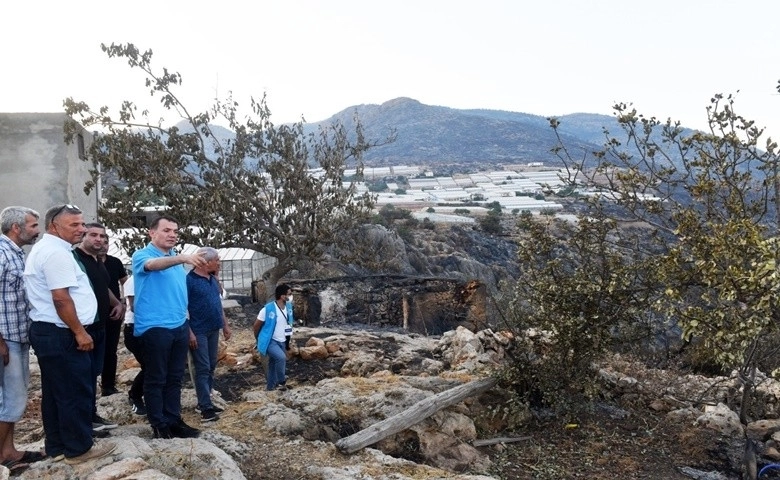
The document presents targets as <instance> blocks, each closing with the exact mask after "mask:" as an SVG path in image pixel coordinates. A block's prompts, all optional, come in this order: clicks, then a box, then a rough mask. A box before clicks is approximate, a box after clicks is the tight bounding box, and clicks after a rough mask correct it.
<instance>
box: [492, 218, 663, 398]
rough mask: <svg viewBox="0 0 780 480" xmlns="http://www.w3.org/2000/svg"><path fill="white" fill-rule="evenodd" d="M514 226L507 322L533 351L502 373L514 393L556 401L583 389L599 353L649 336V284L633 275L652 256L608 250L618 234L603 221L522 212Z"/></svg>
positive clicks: (651, 288)
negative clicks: (514, 275) (516, 271)
mask: <svg viewBox="0 0 780 480" xmlns="http://www.w3.org/2000/svg"><path fill="white" fill-rule="evenodd" d="M518 227H519V229H520V232H519V235H520V241H519V245H518V260H519V264H520V267H521V272H520V281H518V282H517V284H516V285H515V287H514V295H513V300H512V301H511V302H510V306H509V309H508V311H509V312H510V314H509V320H510V324H511V325H512V326H513V327H514V330H515V332H516V334H517V335H518V336H519V337H520V338H528V344H529V345H535V347H534V348H536V350H535V351H531V352H528V358H527V359H524V360H519V361H516V362H514V363H513V364H512V365H510V367H509V370H510V372H505V373H504V375H505V376H507V377H509V378H513V379H514V380H513V381H514V383H515V387H516V388H517V389H518V390H517V393H518V395H521V396H526V397H529V399H530V396H531V395H534V394H535V395H539V396H540V397H542V399H543V401H544V403H546V404H550V405H559V406H560V405H561V404H562V403H564V400H566V399H569V398H571V396H572V395H575V394H581V393H583V392H587V391H588V389H589V388H591V385H592V383H593V374H594V372H593V369H592V364H593V362H594V361H595V360H597V359H599V358H601V356H602V355H603V354H604V353H605V352H608V351H610V350H612V349H613V348H614V347H615V346H616V344H618V343H619V342H621V341H630V342H634V341H636V340H637V339H638V338H647V337H648V336H649V335H650V332H651V327H650V325H651V322H650V319H651V313H650V312H649V310H650V309H649V306H650V305H652V303H653V301H654V300H655V297H654V295H656V294H654V293H653V292H654V291H655V290H656V289H655V288H654V287H655V283H654V281H653V279H652V278H650V277H645V276H641V275H638V274H637V272H638V271H641V270H644V268H643V266H644V265H646V264H650V263H652V259H651V258H646V257H645V256H643V255H642V254H641V253H639V252H636V251H632V250H630V249H614V248H612V246H613V245H615V244H616V243H620V242H622V239H621V238H620V237H619V236H618V235H619V232H617V231H616V224H615V222H613V221H611V220H609V219H600V220H597V219H587V218H583V219H581V221H580V222H579V223H576V224H572V223H569V222H566V221H562V220H557V219H555V218H544V217H542V218H539V219H535V218H533V217H532V216H531V215H530V214H529V213H525V214H523V215H521V218H520V220H519V221H518Z"/></svg>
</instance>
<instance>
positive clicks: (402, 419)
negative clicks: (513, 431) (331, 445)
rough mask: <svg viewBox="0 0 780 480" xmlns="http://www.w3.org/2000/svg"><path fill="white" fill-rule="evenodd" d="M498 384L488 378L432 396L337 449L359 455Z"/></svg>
mask: <svg viewBox="0 0 780 480" xmlns="http://www.w3.org/2000/svg"><path fill="white" fill-rule="evenodd" d="M495 384H496V379H495V378H484V379H482V380H474V381H472V382H469V383H467V384H465V385H461V386H459V387H455V388H451V389H450V390H447V391H444V392H441V393H439V394H437V395H433V396H432V397H428V398H426V399H425V400H421V401H419V402H417V403H416V404H414V405H412V406H411V407H409V408H407V409H406V410H404V411H403V412H401V413H398V414H396V415H393V416H392V417H389V418H386V419H384V420H382V421H381V422H378V423H375V424H374V425H371V426H370V427H368V428H365V429H363V430H361V431H359V432H357V433H355V434H353V435H350V436H348V437H345V438H342V439H340V440H339V441H337V442H336V447H337V448H338V449H339V450H340V451H341V452H343V453H354V452H357V451H358V450H360V449H362V448H364V447H367V446H369V445H373V444H374V443H376V442H378V441H380V440H382V439H384V438H387V437H389V436H390V435H393V434H395V433H398V432H400V431H403V430H406V429H407V428H409V427H411V426H412V425H415V424H417V423H420V422H421V421H423V420H425V419H426V418H428V417H430V416H431V415H433V414H434V413H436V412H438V411H439V410H441V409H443V408H446V407H449V406H450V405H454V404H456V403H458V402H460V401H462V400H464V399H466V398H469V397H471V396H474V395H478V394H480V393H482V392H486V391H488V390H490V389H491V388H493V386H494V385H495Z"/></svg>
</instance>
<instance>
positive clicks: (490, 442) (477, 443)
mask: <svg viewBox="0 0 780 480" xmlns="http://www.w3.org/2000/svg"><path fill="white" fill-rule="evenodd" d="M532 438H533V437H498V438H486V439H484V440H474V441H473V442H471V444H472V445H474V446H475V447H484V446H487V445H495V444H497V443H514V442H522V441H525V440H531V439H532Z"/></svg>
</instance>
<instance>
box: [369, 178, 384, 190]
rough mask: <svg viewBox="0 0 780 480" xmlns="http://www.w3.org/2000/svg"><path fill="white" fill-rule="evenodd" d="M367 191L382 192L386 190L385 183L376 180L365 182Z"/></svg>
mask: <svg viewBox="0 0 780 480" xmlns="http://www.w3.org/2000/svg"><path fill="white" fill-rule="evenodd" d="M367 187H368V191H370V192H384V191H385V190H387V182H385V181H384V180H376V181H374V182H367Z"/></svg>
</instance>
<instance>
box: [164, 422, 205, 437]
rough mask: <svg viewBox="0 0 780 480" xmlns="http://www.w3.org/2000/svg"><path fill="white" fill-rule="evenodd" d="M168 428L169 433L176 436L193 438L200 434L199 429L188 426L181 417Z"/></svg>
mask: <svg viewBox="0 0 780 480" xmlns="http://www.w3.org/2000/svg"><path fill="white" fill-rule="evenodd" d="M170 429H171V435H173V436H174V437H177V438H195V437H197V436H198V435H200V430H198V429H197V428H192V427H190V426H189V425H187V424H186V423H184V420H182V419H179V421H178V422H177V423H176V424H175V425H171V426H170Z"/></svg>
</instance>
